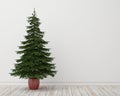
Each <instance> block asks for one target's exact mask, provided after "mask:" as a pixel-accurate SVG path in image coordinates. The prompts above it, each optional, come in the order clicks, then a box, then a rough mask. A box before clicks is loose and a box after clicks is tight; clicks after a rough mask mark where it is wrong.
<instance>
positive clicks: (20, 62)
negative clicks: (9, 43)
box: [10, 10, 56, 79]
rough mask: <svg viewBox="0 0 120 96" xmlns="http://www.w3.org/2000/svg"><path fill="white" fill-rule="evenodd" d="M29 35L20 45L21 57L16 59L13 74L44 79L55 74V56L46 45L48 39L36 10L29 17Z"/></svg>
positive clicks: (19, 52)
mask: <svg viewBox="0 0 120 96" xmlns="http://www.w3.org/2000/svg"><path fill="white" fill-rule="evenodd" d="M28 23H29V26H27V35H26V36H25V40H24V41H22V42H21V43H22V44H21V46H19V49H20V51H17V53H18V54H20V55H21V56H20V59H17V60H16V64H15V69H12V73H10V74H11V75H13V76H19V77H20V78H38V79H43V78H46V77H47V76H48V75H50V76H54V75H55V73H56V70H55V64H53V63H52V60H53V57H51V56H50V55H51V53H50V52H49V50H50V49H49V48H46V47H45V45H46V44H48V41H45V40H44V39H43V36H44V32H42V31H41V30H40V28H39V25H40V24H41V23H40V22H39V18H37V16H36V12H35V10H34V12H33V14H32V16H30V17H28Z"/></svg>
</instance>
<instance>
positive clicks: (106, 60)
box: [0, 0, 120, 82]
mask: <svg viewBox="0 0 120 96" xmlns="http://www.w3.org/2000/svg"><path fill="white" fill-rule="evenodd" d="M119 5H120V0H0V76H1V77H0V82H24V81H26V80H20V79H18V78H16V77H11V76H10V75H9V73H10V72H11V69H12V68H14V63H15V59H17V58H19V56H18V55H17V54H16V53H15V51H17V50H18V47H17V46H19V45H20V41H21V40H23V39H24V38H23V36H24V35H25V30H26V27H25V26H26V25H27V21H26V20H27V17H28V16H30V15H31V13H32V12H33V8H36V11H37V15H38V17H39V18H40V19H41V22H42V25H41V26H40V28H41V29H42V30H43V31H45V40H48V41H50V43H49V45H48V46H47V47H49V48H51V52H52V56H54V57H55V60H54V62H55V63H56V66H57V70H58V73H57V75H56V76H55V77H54V78H51V77H48V78H47V79H44V80H43V82H120V6H119Z"/></svg>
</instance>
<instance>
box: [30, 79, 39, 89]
mask: <svg viewBox="0 0 120 96" xmlns="http://www.w3.org/2000/svg"><path fill="white" fill-rule="evenodd" d="M39 83H40V81H39V79H36V78H29V79H28V86H29V89H30V90H37V89H38V88H39V85H40V84H39Z"/></svg>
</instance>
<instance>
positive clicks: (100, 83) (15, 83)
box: [0, 82, 120, 85]
mask: <svg viewBox="0 0 120 96" xmlns="http://www.w3.org/2000/svg"><path fill="white" fill-rule="evenodd" d="M0 85H27V82H0ZM41 85H120V82H41Z"/></svg>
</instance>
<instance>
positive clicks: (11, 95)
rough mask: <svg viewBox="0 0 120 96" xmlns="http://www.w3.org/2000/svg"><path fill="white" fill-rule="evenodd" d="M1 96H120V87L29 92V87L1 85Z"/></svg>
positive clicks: (69, 87)
mask: <svg viewBox="0 0 120 96" xmlns="http://www.w3.org/2000/svg"><path fill="white" fill-rule="evenodd" d="M0 96H120V85H111V86H110V85H105V86H103V85H98V86H97V85H88V86H87V85H81V86H80V85H79V86H73V85H72V86H45V85H44V86H41V88H39V89H38V90H29V89H28V88H27V86H23V85H22V86H19V85H18V86H13V85H11V86H8V85H6V86H3V85H0Z"/></svg>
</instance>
